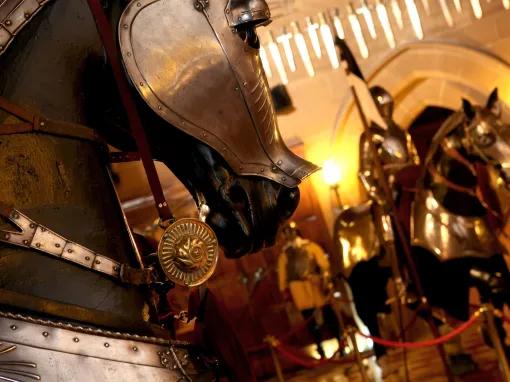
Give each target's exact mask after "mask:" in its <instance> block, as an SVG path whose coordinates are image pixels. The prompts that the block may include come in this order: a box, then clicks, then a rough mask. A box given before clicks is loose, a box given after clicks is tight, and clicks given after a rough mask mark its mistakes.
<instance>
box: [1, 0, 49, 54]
mask: <svg viewBox="0 0 510 382" xmlns="http://www.w3.org/2000/svg"><path fill="white" fill-rule="evenodd" d="M50 1H51V0H4V1H1V0H0V55H2V54H3V53H4V52H5V51H6V50H7V47H8V46H9V45H10V43H11V42H12V41H13V40H14V37H16V34H18V33H19V32H20V31H21V30H22V29H23V27H24V26H25V25H27V24H28V23H29V21H30V20H32V18H33V17H34V16H35V15H36V14H37V13H38V12H39V11H40V10H41V9H42V8H43V7H44V5H46V4H47V3H48V2H50Z"/></svg>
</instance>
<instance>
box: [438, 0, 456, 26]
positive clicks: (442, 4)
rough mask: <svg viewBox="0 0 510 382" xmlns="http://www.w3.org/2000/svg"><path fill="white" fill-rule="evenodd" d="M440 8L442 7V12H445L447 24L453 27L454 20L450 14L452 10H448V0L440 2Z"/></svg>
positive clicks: (440, 0)
mask: <svg viewBox="0 0 510 382" xmlns="http://www.w3.org/2000/svg"><path fill="white" fill-rule="evenodd" d="M439 6H440V7H441V12H443V16H444V19H445V21H446V24H448V26H449V27H451V26H452V25H453V18H452V15H451V13H450V9H449V8H448V4H446V0H439Z"/></svg>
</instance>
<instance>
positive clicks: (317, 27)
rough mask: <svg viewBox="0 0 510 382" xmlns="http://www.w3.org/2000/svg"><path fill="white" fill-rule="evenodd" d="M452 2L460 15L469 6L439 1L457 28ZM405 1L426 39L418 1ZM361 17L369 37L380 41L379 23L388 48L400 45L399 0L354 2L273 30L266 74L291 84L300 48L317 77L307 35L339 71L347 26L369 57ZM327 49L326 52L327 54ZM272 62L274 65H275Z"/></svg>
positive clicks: (474, 6) (425, 3)
mask: <svg viewBox="0 0 510 382" xmlns="http://www.w3.org/2000/svg"><path fill="white" fill-rule="evenodd" d="M420 1H421V4H422V7H423V10H424V12H425V15H426V16H430V15H431V4H430V1H431V0H420ZM448 1H452V2H453V8H454V9H455V11H456V12H457V13H458V14H461V13H463V11H464V9H465V8H466V7H465V6H463V5H462V3H461V0H437V2H438V4H439V8H440V9H441V12H442V14H443V16H444V20H445V22H446V24H447V25H448V26H449V27H453V25H454V20H453V15H452V11H450V6H451V5H449V4H448ZM403 2H404V5H405V11H406V12H407V15H408V20H409V23H410V26H411V28H412V30H413V32H414V35H415V36H416V38H417V39H419V40H422V39H423V38H424V32H423V26H422V20H421V16H420V12H419V10H418V7H417V5H416V3H415V0H403ZM501 2H502V6H503V7H504V8H505V9H510V0H501ZM469 4H470V8H471V11H472V13H473V15H474V17H475V18H476V19H480V18H482V16H483V9H482V5H481V3H480V0H469ZM390 13H391V15H392V18H393V20H394V22H393V24H394V26H393V25H392V22H391V20H390ZM360 18H361V19H363V20H364V23H365V24H366V29H367V31H368V34H369V36H370V38H372V39H373V40H375V39H377V28H376V23H377V21H378V22H379V24H380V29H381V30H382V32H383V34H384V37H385V39H386V42H387V44H388V46H389V47H390V48H391V49H393V48H395V46H396V44H397V42H396V38H395V33H396V32H395V30H398V31H401V30H403V29H404V19H405V16H404V13H403V11H402V7H401V5H400V4H399V0H387V1H385V0H374V2H373V3H370V4H369V3H368V2H367V1H366V0H361V3H360V6H359V7H357V8H355V7H354V5H353V4H352V3H349V4H348V5H347V9H346V13H345V14H341V12H340V10H339V9H338V8H335V9H330V10H328V11H324V12H319V13H318V15H317V18H316V20H317V21H316V20H315V19H314V18H312V17H311V16H308V17H306V18H305V25H304V28H303V27H302V25H301V24H300V23H299V21H292V22H291V23H290V24H289V25H286V26H284V27H283V28H282V29H281V34H279V35H275V33H274V32H273V31H272V30H270V31H269V32H268V33H267V36H266V39H265V41H266V44H265V46H264V45H262V46H261V48H260V58H261V61H262V65H263V67H264V70H265V71H266V75H267V76H268V77H269V78H272V77H273V69H272V67H273V68H275V69H276V72H277V74H278V76H279V78H280V81H281V82H282V83H283V84H287V83H288V72H287V68H288V70H290V71H291V72H295V71H296V70H297V66H296V58H295V57H296V56H295V55H294V49H297V52H298V55H299V57H300V59H301V61H302V63H303V66H304V68H305V70H306V72H307V73H308V75H309V76H310V77H313V76H315V68H314V65H313V61H312V54H311V53H310V50H309V49H308V44H307V42H306V37H305V35H307V36H308V40H309V44H310V45H311V47H312V49H311V50H312V52H313V55H314V56H315V57H316V58H317V59H321V58H322V57H323V55H324V56H327V57H328V59H329V62H330V64H331V66H332V68H333V69H338V68H339V66H340V62H339V60H338V55H337V53H336V49H335V44H334V39H335V35H336V36H338V37H340V38H341V39H345V32H346V25H349V26H350V28H351V30H352V34H353V35H354V38H355V40H356V44H357V47H358V51H359V54H360V56H361V57H362V58H368V56H369V49H368V44H367V38H366V37H365V34H364V33H363V29H362V24H361V22H360ZM321 40H322V44H321ZM292 42H293V43H292ZM280 48H281V49H282V50H283V53H284V55H283V56H285V61H286V65H285V64H284V59H283V56H282V54H281V51H280ZM323 50H325V54H324V52H323ZM270 60H272V62H273V66H271V64H270Z"/></svg>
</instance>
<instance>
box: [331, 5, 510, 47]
mask: <svg viewBox="0 0 510 382" xmlns="http://www.w3.org/2000/svg"><path fill="white" fill-rule="evenodd" d="M507 1H508V0H507ZM333 25H334V26H335V31H336V35H337V36H338V37H340V38H341V39H344V38H345V31H344V26H343V25H342V20H340V11H339V10H338V8H336V9H335V11H334V12H333Z"/></svg>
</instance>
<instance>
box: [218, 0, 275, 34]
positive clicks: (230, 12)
mask: <svg viewBox="0 0 510 382" xmlns="http://www.w3.org/2000/svg"><path fill="white" fill-rule="evenodd" d="M225 14H226V16H227V20H228V23H229V25H230V27H231V28H236V29H245V28H252V27H257V26H259V25H267V24H269V23H270V22H271V12H270V11H269V6H268V5H267V3H266V0H229V2H228V4H227V7H226V8H225Z"/></svg>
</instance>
